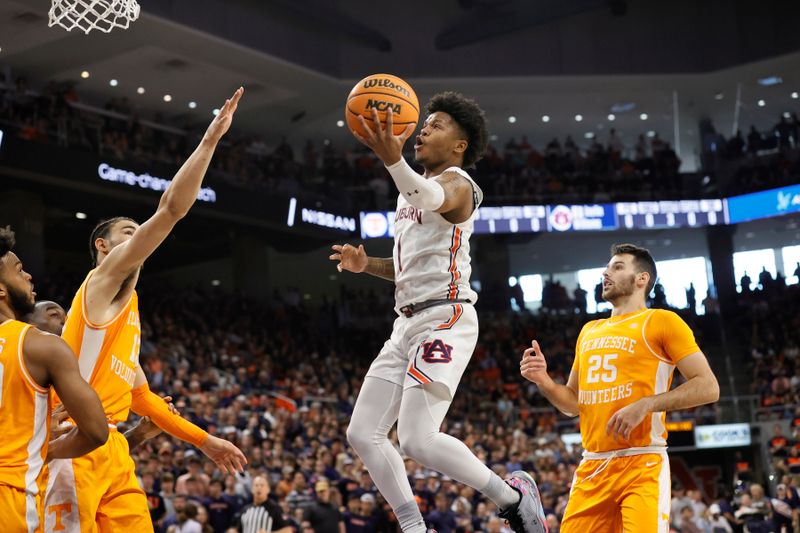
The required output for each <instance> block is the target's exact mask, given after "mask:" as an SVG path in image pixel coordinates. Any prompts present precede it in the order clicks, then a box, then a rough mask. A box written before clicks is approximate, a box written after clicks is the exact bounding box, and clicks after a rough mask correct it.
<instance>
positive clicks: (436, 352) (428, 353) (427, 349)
mask: <svg viewBox="0 0 800 533" xmlns="http://www.w3.org/2000/svg"><path fill="white" fill-rule="evenodd" d="M422 360H423V361H425V362H426V363H449V362H450V361H452V360H453V347H452V346H450V345H449V344H445V343H444V342H442V340H441V339H436V340H433V341H430V342H425V343H423V344H422Z"/></svg>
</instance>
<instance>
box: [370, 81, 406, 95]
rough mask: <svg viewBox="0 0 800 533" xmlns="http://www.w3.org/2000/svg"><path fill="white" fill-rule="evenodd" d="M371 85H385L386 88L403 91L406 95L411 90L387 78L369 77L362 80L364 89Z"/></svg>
mask: <svg viewBox="0 0 800 533" xmlns="http://www.w3.org/2000/svg"><path fill="white" fill-rule="evenodd" d="M372 87H385V88H386V89H394V90H395V91H397V92H399V93H403V94H404V95H406V96H411V92H410V91H409V90H408V89H406V88H405V87H403V86H402V85H399V84H397V83H394V82H393V81H392V80H390V79H389V78H383V79H382V80H380V79H375V78H370V79H368V80H366V81H365V82H364V88H365V89H370V88H372Z"/></svg>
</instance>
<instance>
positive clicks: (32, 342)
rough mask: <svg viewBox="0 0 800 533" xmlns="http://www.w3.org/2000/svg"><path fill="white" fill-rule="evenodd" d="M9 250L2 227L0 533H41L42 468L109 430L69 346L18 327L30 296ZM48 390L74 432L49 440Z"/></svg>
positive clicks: (102, 438) (93, 444) (87, 447)
mask: <svg viewBox="0 0 800 533" xmlns="http://www.w3.org/2000/svg"><path fill="white" fill-rule="evenodd" d="M13 247H14V232H12V231H11V230H10V229H8V228H0V435H2V436H3V437H2V438H1V439H0V519H2V528H0V529H2V531H5V532H9V533H23V532H24V533H31V532H40V531H42V518H43V510H42V492H43V491H44V486H43V484H44V481H43V479H44V476H42V474H41V473H42V468H43V466H44V464H45V463H46V462H47V461H48V460H49V459H54V458H59V457H61V458H65V457H76V456H79V455H83V454H85V453H87V452H90V451H92V450H93V449H95V448H97V447H98V446H101V445H102V444H103V443H104V442H106V439H107V438H108V426H107V425H106V419H105V416H104V415H103V406H102V405H101V404H100V399H99V398H98V397H97V394H95V392H94V391H93V390H92V388H91V387H90V386H89V384H88V383H86V382H85V381H84V380H83V379H81V375H80V372H79V370H78V363H77V362H76V361H75V355H74V354H73V353H72V350H70V348H69V346H67V343H65V342H64V341H63V340H62V339H61V338H59V337H57V336H55V335H50V334H47V333H42V332H40V331H38V330H37V329H36V328H34V327H31V326H29V325H28V324H26V323H25V322H23V321H22V317H23V316H24V315H26V314H28V313H30V312H31V311H33V307H34V304H33V301H34V296H35V295H36V293H35V292H33V282H32V280H31V276H30V274H28V273H27V272H25V270H24V268H23V266H22V261H20V259H19V257H17V256H16V254H14V252H13V251H12V249H13ZM51 390H55V391H56V392H57V393H58V394H59V395H60V396H61V397H62V398H63V399H64V405H66V406H68V407H69V409H70V410H71V411H72V412H73V413H75V416H74V420H75V426H73V427H72V429H71V430H70V431H68V432H67V433H66V434H65V435H64V436H62V437H60V438H58V439H56V440H54V441H53V442H49V440H50V434H49V427H50V401H49V396H50V391H51Z"/></svg>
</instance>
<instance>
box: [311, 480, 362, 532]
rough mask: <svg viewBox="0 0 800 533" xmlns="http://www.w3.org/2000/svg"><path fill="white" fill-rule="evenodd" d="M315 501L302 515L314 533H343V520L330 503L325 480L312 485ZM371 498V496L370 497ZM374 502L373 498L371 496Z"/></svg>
mask: <svg viewBox="0 0 800 533" xmlns="http://www.w3.org/2000/svg"><path fill="white" fill-rule="evenodd" d="M314 492H316V495H317V499H316V501H314V502H313V503H312V504H311V505H309V506H308V507H307V508H306V509H305V512H304V513H303V519H304V520H308V521H309V523H310V524H311V527H313V528H314V532H315V533H344V531H345V527H344V520H343V518H342V513H340V512H339V509H338V507H337V506H336V505H335V504H334V503H333V502H331V489H330V485H329V483H328V480H326V479H320V480H319V481H317V483H316V484H315V485H314ZM370 496H371V495H370ZM373 502H374V496H373Z"/></svg>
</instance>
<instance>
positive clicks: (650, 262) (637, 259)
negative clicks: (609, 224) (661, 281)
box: [611, 244, 658, 295]
mask: <svg viewBox="0 0 800 533" xmlns="http://www.w3.org/2000/svg"><path fill="white" fill-rule="evenodd" d="M620 254H629V255H632V256H633V264H634V265H635V266H636V270H637V271H638V272H647V273H648V274H650V281H648V282H647V290H646V292H645V294H646V295H647V294H650V291H652V290H653V287H654V286H655V284H656V276H657V275H658V271H657V270H656V261H655V259H653V256H652V255H651V254H650V250H648V249H647V248H642V247H641V246H636V245H635V244H612V245H611V256H612V257H613V256H615V255H620Z"/></svg>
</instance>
